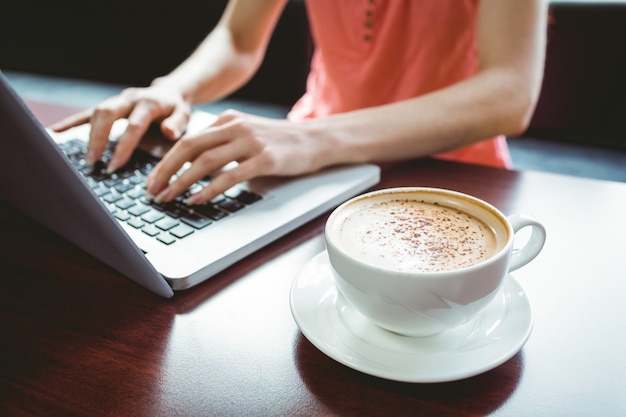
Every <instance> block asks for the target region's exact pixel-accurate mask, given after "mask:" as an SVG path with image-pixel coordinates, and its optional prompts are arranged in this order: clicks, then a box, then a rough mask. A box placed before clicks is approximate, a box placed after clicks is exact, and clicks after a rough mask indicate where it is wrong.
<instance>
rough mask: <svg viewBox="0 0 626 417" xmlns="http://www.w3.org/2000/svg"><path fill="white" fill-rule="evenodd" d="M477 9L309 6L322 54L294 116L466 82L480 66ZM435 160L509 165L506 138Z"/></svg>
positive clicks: (433, 1) (464, 2) (447, 3)
mask: <svg viewBox="0 0 626 417" xmlns="http://www.w3.org/2000/svg"><path fill="white" fill-rule="evenodd" d="M478 2H479V0H309V1H307V2H306V5H307V9H308V13H309V19H310V22H311V27H312V32H313V38H314V41H315V46H316V49H315V52H314V55H313V60H312V63H311V72H310V74H309V77H308V80H307V91H306V93H305V94H304V95H303V96H302V97H301V98H300V100H298V102H297V103H296V104H295V105H294V107H293V109H292V110H291V112H290V113H289V116H288V117H289V118H290V119H291V120H302V119H306V118H313V117H319V116H325V115H329V114H335V113H342V112H347V111H351V110H356V109H361V108H365V107H372V106H379V105H383V104H388V103H392V102H396V101H401V100H406V99H410V98H413V97H416V96H420V95H422V94H426V93H429V92H432V91H435V90H438V89H441V88H444V87H446V86H449V85H451V84H454V83H456V82H458V81H461V80H463V79H465V78H468V77H469V76H471V75H472V74H474V73H475V72H476V69H477V66H478V58H477V51H476V50H477V48H476V21H477V11H478ZM450 117H454V115H450ZM436 156H437V157H440V158H444V159H451V160H456V161H463V162H470V163H479V164H484V165H492V166H498V167H509V166H510V155H509V150H508V147H507V144H506V139H505V138H504V137H503V136H501V137H497V138H493V139H487V140H485V141H482V142H479V143H476V144H474V145H471V146H468V147H465V148H462V149H458V150H455V151H452V152H448V153H445V154H440V155H436Z"/></svg>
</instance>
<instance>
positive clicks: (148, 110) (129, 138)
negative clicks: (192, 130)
mask: <svg viewBox="0 0 626 417" xmlns="http://www.w3.org/2000/svg"><path fill="white" fill-rule="evenodd" d="M190 115H191V105H190V104H189V103H188V102H186V101H185V100H184V98H183V96H182V94H181V93H180V92H179V91H178V90H176V89H174V88H171V87H169V86H167V85H164V84H156V85H153V86H150V87H146V88H128V89H125V90H124V91H122V92H121V93H120V94H119V95H117V96H114V97H111V98H109V99H107V100H105V101H104V102H102V103H100V104H98V105H97V106H96V107H95V108H93V109H88V110H85V111H83V112H80V113H77V114H75V115H73V116H70V117H68V118H66V119H64V120H62V121H60V122H58V123H56V124H54V125H52V126H50V127H51V129H53V130H55V131H57V132H60V131H63V130H67V129H69V128H71V127H74V126H78V125H80V124H83V123H91V132H90V134H89V145H88V148H87V156H86V159H87V163H90V164H93V163H94V162H96V161H98V160H99V159H100V157H101V156H102V153H103V152H104V150H105V149H106V146H107V143H108V141H109V135H110V133H111V127H112V126H113V123H114V122H115V121H116V120H117V119H121V118H128V127H127V128H126V131H125V132H124V133H123V134H122V136H121V137H120V138H119V140H118V142H117V146H116V148H115V153H114V155H113V156H112V158H111V160H110V161H109V166H108V170H109V172H113V171H115V170H116V169H118V168H120V167H121V166H123V165H124V164H125V163H126V162H128V160H129V159H130V156H131V155H132V153H133V150H134V149H135V148H136V147H137V144H138V143H139V141H140V139H141V138H142V136H143V135H144V134H145V133H146V131H147V130H148V128H149V127H150V124H151V123H153V122H157V123H159V124H160V127H161V132H162V133H163V135H164V136H165V137H167V138H169V139H172V140H174V139H178V138H179V137H180V136H181V135H182V133H183V131H184V130H185V127H186V126H187V123H188V122H189V117H190Z"/></svg>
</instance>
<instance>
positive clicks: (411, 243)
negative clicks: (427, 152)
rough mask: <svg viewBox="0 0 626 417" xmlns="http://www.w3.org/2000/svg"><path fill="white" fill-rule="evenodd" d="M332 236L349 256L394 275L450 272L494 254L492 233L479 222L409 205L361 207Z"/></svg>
mask: <svg viewBox="0 0 626 417" xmlns="http://www.w3.org/2000/svg"><path fill="white" fill-rule="evenodd" d="M338 236H339V237H340V241H341V246H342V247H343V248H344V250H345V251H346V252H347V253H348V254H349V255H350V256H353V257H355V258H357V259H360V260H361V261H362V262H365V263H368V264H371V265H376V266H379V267H382V268H386V269H392V270H397V271H408V272H438V271H451V270H456V269H460V268H465V267H468V266H470V265H474V264H477V263H479V262H481V261H483V260H485V259H488V258H490V257H491V256H492V255H494V254H495V253H496V251H497V243H496V237H495V234H494V232H493V230H492V229H491V228H490V227H489V226H487V225H486V224H485V223H484V222H483V221H481V220H480V219H478V218H476V217H475V216H473V215H471V214H469V213H466V212H464V211H460V210H458V209H455V208H451V207H447V206H444V205H441V204H438V203H430V202H424V201H420V200H412V199H394V200H383V201H377V202H373V203H371V204H364V205H363V206H362V207H359V208H358V209H356V210H354V211H353V212H351V213H350V214H349V215H348V216H347V217H346V218H345V219H344V220H343V222H342V224H341V225H340V228H339V235H338Z"/></svg>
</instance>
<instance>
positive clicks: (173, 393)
mask: <svg viewBox="0 0 626 417" xmlns="http://www.w3.org/2000/svg"><path fill="white" fill-rule="evenodd" d="M29 105H30V106H31V109H32V110H33V111H34V112H35V114H36V115H37V116H38V117H39V119H40V120H41V121H42V122H43V123H44V124H47V123H50V122H52V121H54V120H57V119H59V118H60V117H62V116H63V115H65V114H68V113H69V112H71V111H72V110H73V109H70V108H66V107H62V106H55V105H50V104H43V103H33V102H31V103H29ZM2 180H3V181H7V180H10V179H6V178H3V179H2ZM396 186H433V187H443V188H449V189H453V190H458V191H462V192H466V193H469V194H473V195H475V196H477V197H479V198H483V199H485V200H487V201H489V202H490V203H492V204H493V205H495V206H496V207H498V208H500V209H501V210H502V211H503V212H504V213H505V214H507V215H508V214H512V213H516V212H525V213H529V214H531V215H533V216H535V217H536V218H538V219H539V220H540V221H542V222H543V223H544V224H545V226H546V228H547V232H548V239H547V242H546V245H545V247H544V250H543V252H542V253H541V254H540V255H539V257H538V258H536V259H535V260H534V261H533V262H531V263H530V264H529V265H527V266H525V267H523V268H522V269H520V270H518V271H515V272H514V273H513V274H512V276H513V278H514V279H516V280H517V281H518V282H519V284H520V285H521V286H522V288H523V289H524V291H525V292H526V294H527V297H528V299H529V300H530V304H531V306H532V312H533V330H532V333H531V335H530V338H529V339H528V341H527V342H526V344H525V345H524V347H523V348H522V349H521V351H520V352H519V353H517V354H516V355H514V356H513V357H512V358H511V359H510V360H508V361H506V362H505V363H504V364H502V365H500V366H497V367H496V368H495V369H492V370H490V371H487V372H485V373H482V374H479V375H477V376H474V377H471V378H468V379H463V380H457V381H452V382H443V383H436V384H426V383H406V382H398V381H391V380H386V379H382V378H378V377H374V376H370V375H367V374H365V373H362V372H360V371H357V370H354V369H351V368H349V367H347V366H345V365H342V364H340V363H338V362H336V361H335V360H333V359H331V358H329V357H328V356H326V355H325V354H324V353H322V352H321V351H320V350H318V349H317V348H316V347H314V345H313V344H312V343H311V342H310V341H309V340H307V339H306V338H305V337H304V336H303V335H302V333H301V332H300V330H299V328H298V326H297V325H296V323H295V321H294V319H293V318H292V315H291V311H290V306H289V291H290V287H291V284H292V282H293V280H294V278H295V276H296V274H297V273H298V271H299V270H300V269H301V268H302V266H303V265H305V264H306V262H307V261H308V260H309V259H311V258H312V257H313V256H315V255H316V254H317V253H319V252H320V251H322V250H323V249H324V241H323V236H322V230H323V226H324V222H325V219H326V217H327V214H326V215H324V216H321V217H319V218H317V219H316V220H314V221H312V222H310V223H308V224H307V225H305V226H303V227H301V228H299V229H298V230H296V231H294V232H292V233H290V234H288V235H287V236H285V237H283V238H281V239H280V240H278V241H276V242H274V243H272V244H270V245H269V246H267V247H265V248H264V249H262V250H260V251H258V252H257V253H255V254H254V255H252V256H250V257H249V258H247V259H246V260H245V261H242V262H239V263H237V264H235V265H234V266H232V267H230V268H229V269H227V270H225V271H223V272H222V273H220V274H219V275H217V276H215V277H214V278H212V279H210V280H208V281H206V282H204V283H202V284H200V285H199V286H197V287H195V288H193V289H191V290H187V291H183V292H179V293H177V294H176V295H175V297H174V298H172V299H169V300H167V299H162V298H159V297H157V296H155V295H153V294H151V293H149V292H148V291H146V290H144V289H143V288H140V287H138V286H137V285H135V284H134V283H132V282H131V281H129V280H127V279H125V278H124V277H123V276H120V274H118V273H116V272H115V271H113V270H112V269H110V268H109V267H107V266H106V265H104V264H102V263H101V262H99V261H98V260H96V259H94V258H93V257H91V256H90V255H88V254H86V253H85V252H83V251H82V250H80V249H79V248H77V247H75V246H74V245H72V244H70V243H68V242H67V241H65V240H63V239H62V238H60V237H58V236H57V235H55V234H54V233H52V232H51V231H49V230H47V229H45V228H44V227H42V226H40V225H39V224H37V223H35V222H34V221H32V220H31V219H29V218H27V217H25V216H24V215H23V214H21V213H19V212H17V211H16V210H14V209H13V208H11V207H10V206H8V205H7V204H6V203H3V202H2V203H0V227H1V228H2V250H1V251H0V271H1V272H0V274H1V275H2V281H1V285H0V321H1V322H2V336H1V340H2V341H1V344H0V415H6V416H333V415H334V416H403V415H428V416H435V415H446V416H478V415H497V416H623V415H626V355H625V354H624V352H625V351H626V184H623V183H614V182H606V181H597V180H588V179H582V178H574V177H566V176H559V175H554V174H546V173H539V172H516V171H507V170H500V169H493V168H487V167H480V166H472V165H463V164H456V163H449V162H442V161H434V160H430V159H425V160H417V161H411V162H406V163H400V164H396V165H390V166H386V167H384V169H383V172H382V181H381V182H380V183H379V184H378V185H377V186H376V187H375V188H386V187H396ZM44 203H45V202H42V204H44Z"/></svg>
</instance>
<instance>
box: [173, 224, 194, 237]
mask: <svg viewBox="0 0 626 417" xmlns="http://www.w3.org/2000/svg"><path fill="white" fill-rule="evenodd" d="M193 232H194V229H193V228H191V227H189V226H187V225H186V224H179V225H178V226H176V227H174V228H173V229H170V233H171V234H172V235H174V236H176V237H177V238H179V239H182V238H184V237H187V236H189V235H190V234H192V233H193Z"/></svg>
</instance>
